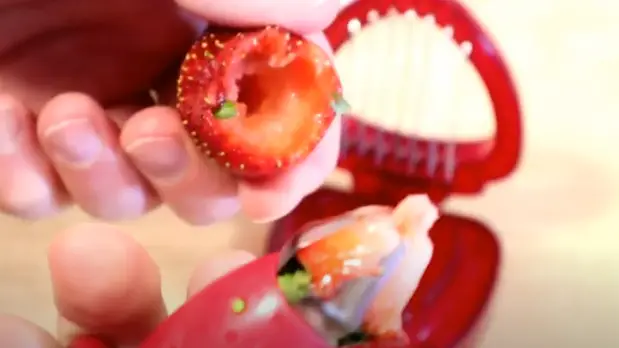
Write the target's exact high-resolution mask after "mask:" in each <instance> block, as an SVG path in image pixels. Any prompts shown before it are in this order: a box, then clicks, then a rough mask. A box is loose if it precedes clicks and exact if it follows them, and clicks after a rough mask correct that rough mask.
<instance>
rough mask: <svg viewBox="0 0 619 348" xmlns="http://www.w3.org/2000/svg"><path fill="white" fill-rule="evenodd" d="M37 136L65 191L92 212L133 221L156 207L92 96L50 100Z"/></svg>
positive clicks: (65, 95) (109, 122)
mask: <svg viewBox="0 0 619 348" xmlns="http://www.w3.org/2000/svg"><path fill="white" fill-rule="evenodd" d="M38 134H39V139H40V142H41V144H42V146H43V149H44V150H45V152H46V153H47V155H48V156H49V158H51V160H52V162H53V164H54V166H55V168H56V171H57V172H58V173H59V174H60V177H61V178H62V180H63V182H64V184H65V186H66V188H67V190H68V191H69V193H70V194H71V196H72V197H73V199H74V200H75V202H76V203H77V204H79V205H80V206H81V207H82V208H83V209H84V210H85V211H86V212H88V213H89V214H91V215H93V216H95V217H99V218H103V219H110V220H116V219H127V218H135V217H138V216H141V215H142V214H144V213H145V212H147V211H148V210H149V209H150V208H151V207H152V205H153V204H154V202H153V199H152V197H151V195H149V190H148V187H147V185H145V183H144V182H143V180H142V178H141V177H140V175H139V173H138V172H137V171H136V170H135V169H134V168H133V167H132V166H131V164H130V162H129V161H128V160H127V159H126V158H125V157H124V155H123V153H122V151H121V150H120V148H119V145H118V135H117V131H116V129H115V127H114V125H113V124H112V122H111V121H110V120H109V119H107V117H106V114H105V113H104V111H103V109H102V108H101V107H100V106H99V105H98V104H97V103H96V102H95V101H94V100H92V99H91V98H89V97H88V96H85V95H82V94H78V93H66V94H63V95H60V96H57V97H55V98H54V99H52V100H51V101H50V102H49V103H47V105H45V106H44V108H43V110H42V111H41V115H40V119H39V123H38Z"/></svg>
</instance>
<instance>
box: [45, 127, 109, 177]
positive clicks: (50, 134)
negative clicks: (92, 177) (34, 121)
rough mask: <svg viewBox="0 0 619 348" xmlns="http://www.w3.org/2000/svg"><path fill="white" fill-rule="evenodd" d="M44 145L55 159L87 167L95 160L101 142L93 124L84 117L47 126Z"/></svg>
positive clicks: (101, 147) (101, 145) (101, 148)
mask: <svg viewBox="0 0 619 348" xmlns="http://www.w3.org/2000/svg"><path fill="white" fill-rule="evenodd" d="M43 135H44V142H45V144H44V145H45V147H47V148H48V150H49V151H50V152H51V154H52V156H53V157H54V158H56V159H57V160H60V161H62V162H65V163H67V164H70V165H72V166H76V167H87V166H89V165H90V164H92V163H93V162H95V161H96V160H97V158H98V157H99V154H100V153H101V151H102V150H103V143H102V142H101V139H100V138H99V135H98V134H97V132H96V131H95V129H94V127H93V125H92V124H91V123H90V122H88V121H87V120H84V119H79V120H67V121H64V122H60V123H59V124H56V125H53V126H51V127H49V128H48V129H47V130H46V131H45V133H44V134H43Z"/></svg>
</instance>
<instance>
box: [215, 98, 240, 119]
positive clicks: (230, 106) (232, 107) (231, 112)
mask: <svg viewBox="0 0 619 348" xmlns="http://www.w3.org/2000/svg"><path fill="white" fill-rule="evenodd" d="M237 113H238V110H237V108H236V103H235V102H233V101H230V100H226V101H225V102H223V103H222V104H221V106H220V107H219V109H218V110H217V111H215V118H217V119H220V120H225V119H227V118H232V117H234V116H236V115H237Z"/></svg>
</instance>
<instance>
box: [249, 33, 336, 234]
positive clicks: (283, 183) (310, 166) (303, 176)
mask: <svg viewBox="0 0 619 348" xmlns="http://www.w3.org/2000/svg"><path fill="white" fill-rule="evenodd" d="M307 38H308V39H309V40H311V41H313V42H314V43H316V44H317V45H319V46H320V47H322V48H323V49H324V50H325V52H327V53H328V54H329V55H331V56H332V55H333V52H332V50H331V48H330V46H329V42H328V41H327V39H326V38H325V36H324V35H323V34H322V33H316V34H312V35H308V36H307ZM340 135H341V118H340V117H339V116H338V117H336V119H335V120H334V121H333V123H332V125H331V126H330V127H329V129H328V130H327V132H326V134H325V136H324V138H323V139H322V140H321V142H320V143H319V144H318V146H317V147H316V149H315V150H314V152H313V153H312V154H311V155H310V156H309V157H308V158H307V159H306V160H305V161H304V162H302V163H301V164H300V165H298V166H296V167H294V168H292V169H291V170H290V171H288V172H286V173H284V174H283V175H281V176H278V177H276V178H275V179H273V180H270V181H267V182H261V183H255V182H254V183H250V182H242V183H240V184H239V188H238V196H239V200H240V202H241V207H242V210H243V211H244V212H245V214H246V215H247V216H248V217H249V218H251V219H252V220H253V221H254V222H269V221H273V220H276V219H278V218H280V217H282V216H284V215H286V214H288V213H289V212H290V211H291V210H292V209H294V207H295V206H296V205H297V204H299V202H301V200H302V199H303V198H304V197H305V196H306V195H308V194H309V193H311V192H313V191H315V190H316V189H318V188H319V187H320V186H321V185H322V184H323V183H324V181H325V180H326V178H327V176H328V175H329V174H330V173H331V172H332V171H333V170H334V169H335V166H336V164H337V159H338V155H339V146H340Z"/></svg>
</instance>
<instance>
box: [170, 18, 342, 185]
mask: <svg viewBox="0 0 619 348" xmlns="http://www.w3.org/2000/svg"><path fill="white" fill-rule="evenodd" d="M177 92H178V94H177V99H178V104H177V108H178V110H179V112H180V115H181V117H182V118H183V122H184V124H185V126H186V128H187V130H188V131H189V133H190V134H191V137H192V138H193V140H194V142H195V143H196V145H197V146H199V147H200V148H202V149H203V150H204V152H205V154H207V155H208V156H210V157H213V158H214V159H215V160H216V161H217V162H219V163H220V164H221V165H223V166H225V167H227V168H229V169H230V170H231V171H232V172H233V173H234V174H236V175H239V176H242V177H249V178H251V177H253V178H256V177H264V176H270V175H273V174H276V173H278V172H279V171H280V170H282V169H285V168H286V167H289V166H291V165H293V164H295V163H298V162H299V161H301V160H303V159H304V158H305V157H306V156H307V155H308V154H309V153H310V152H311V151H312V150H313V149H314V148H315V147H316V145H317V143H318V142H319V141H320V140H321V139H322V137H323V136H324V133H325V131H326V130H327V128H328V127H329V125H330V124H331V122H332V121H333V119H334V117H335V115H336V113H338V112H339V110H338V108H339V107H340V106H342V105H345V102H343V99H341V84H340V80H339V77H338V76H337V74H336V72H335V69H334V67H333V65H332V62H331V60H330V57H329V55H328V54H327V53H325V52H324V51H323V50H322V49H321V48H320V47H318V46H316V45H315V44H313V43H311V42H309V41H307V40H305V39H303V38H302V37H300V36H298V35H295V34H293V33H290V32H288V31H285V30H283V29H281V28H278V27H266V28H263V29H259V30H249V31H243V32H238V31H231V30H224V29H215V30H210V32H209V33H207V34H205V35H204V36H203V37H202V38H201V39H200V40H199V41H197V42H196V43H195V44H194V46H193V47H192V48H191V50H190V51H189V53H188V54H187V56H186V58H185V61H184V63H183V65H182V67H181V74H180V77H179V79H178V91H177Z"/></svg>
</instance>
